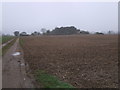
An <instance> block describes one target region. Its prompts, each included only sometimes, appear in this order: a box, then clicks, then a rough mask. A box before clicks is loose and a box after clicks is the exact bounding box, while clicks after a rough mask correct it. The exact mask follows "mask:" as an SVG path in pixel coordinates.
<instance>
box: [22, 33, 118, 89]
mask: <svg viewBox="0 0 120 90" xmlns="http://www.w3.org/2000/svg"><path fill="white" fill-rule="evenodd" d="M21 39H22V40H23V41H24V43H23V50H24V59H25V60H26V61H27V62H28V63H29V65H30V68H31V69H32V71H35V70H37V69H39V70H44V71H46V72H48V73H49V74H52V75H55V76H57V77H58V78H59V79H61V80H63V81H65V82H68V83H70V84H72V85H73V86H75V87H78V88H106V87H107V88H117V87H118V37H117V35H81V36H80V35H71V36H39V37H31V36H30V37H22V38H21Z"/></svg>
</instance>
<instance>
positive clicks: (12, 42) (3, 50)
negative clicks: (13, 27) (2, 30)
mask: <svg viewBox="0 0 120 90" xmlns="http://www.w3.org/2000/svg"><path fill="white" fill-rule="evenodd" d="M16 39H17V38H15V39H14V40H12V41H11V42H10V43H8V44H7V45H6V46H4V47H3V48H2V53H1V50H0V55H2V56H3V55H4V54H5V53H6V52H7V50H8V49H9V48H10V47H11V46H12V45H13V44H14V43H15V41H16Z"/></svg>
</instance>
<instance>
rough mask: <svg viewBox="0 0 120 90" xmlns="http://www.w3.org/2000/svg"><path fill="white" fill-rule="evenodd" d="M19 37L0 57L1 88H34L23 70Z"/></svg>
mask: <svg viewBox="0 0 120 90" xmlns="http://www.w3.org/2000/svg"><path fill="white" fill-rule="evenodd" d="M19 49H20V45H19V38H18V39H17V40H16V42H15V43H14V44H13V46H12V47H11V48H10V49H9V50H8V51H7V52H6V54H5V55H4V56H3V57H2V88H34V85H33V82H32V80H31V79H30V78H28V76H27V74H26V71H25V62H24V59H23V54H22V53H21V52H20V50H19Z"/></svg>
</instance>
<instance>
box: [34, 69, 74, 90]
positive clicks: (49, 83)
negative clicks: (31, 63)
mask: <svg viewBox="0 0 120 90" xmlns="http://www.w3.org/2000/svg"><path fill="white" fill-rule="evenodd" d="M35 79H36V80H37V81H38V82H39V83H41V84H42V85H43V86H44V88H73V89H74V88H75V87H73V86H72V85H70V84H68V83H65V82H63V81H60V80H59V79H58V78H57V77H55V76H52V75H49V74H47V73H45V72H44V71H41V70H37V71H36V72H35Z"/></svg>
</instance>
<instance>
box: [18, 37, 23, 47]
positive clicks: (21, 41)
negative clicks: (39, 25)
mask: <svg viewBox="0 0 120 90" xmlns="http://www.w3.org/2000/svg"><path fill="white" fill-rule="evenodd" d="M19 44H20V46H22V45H23V44H24V41H23V39H21V38H20V39H19Z"/></svg>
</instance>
